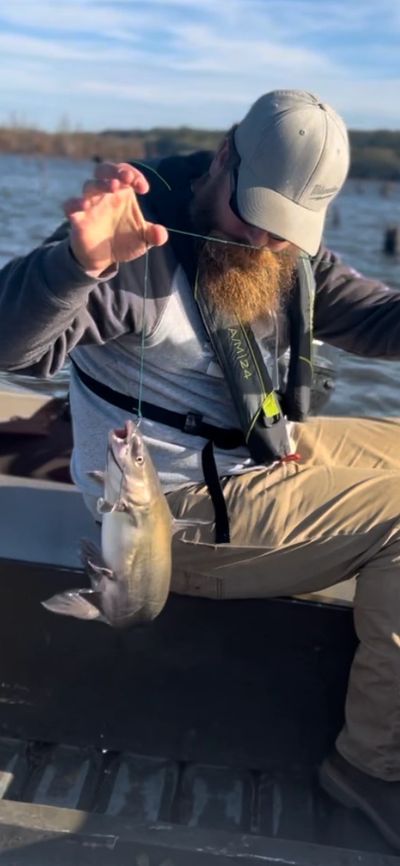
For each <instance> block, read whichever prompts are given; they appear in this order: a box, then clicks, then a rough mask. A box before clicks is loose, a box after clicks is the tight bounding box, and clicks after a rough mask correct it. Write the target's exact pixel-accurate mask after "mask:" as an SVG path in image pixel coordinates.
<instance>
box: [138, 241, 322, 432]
mask: <svg viewBox="0 0 400 866" xmlns="http://www.w3.org/2000/svg"><path fill="white" fill-rule="evenodd" d="M165 228H166V229H167V232H175V234H178V235H188V237H191V238H199V239H200V240H204V241H213V242H214V243H217V244H229V245H230V246H234V247H246V248H247V249H249V250H260V249H262V247H259V246H254V245H253V244H248V243H243V242H241V241H233V240H227V239H226V238H219V237H215V236H214V235H201V234H197V233H196V232H188V231H184V230H183V229H171V228H168V227H167V226H165ZM280 255H285V252H284V251H283V252H282V253H280ZM299 258H308V256H306V255H305V254H304V253H299ZM148 285H149V245H148V244H147V243H146V252H145V253H144V278H143V302H142V335H141V343H140V357H139V392H138V409H137V417H138V422H137V423H138V426H139V424H140V422H141V420H142V418H143V415H142V393H143V372H144V352H145V308H146V300H147V298H148Z"/></svg>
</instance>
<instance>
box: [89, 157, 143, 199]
mask: <svg viewBox="0 0 400 866" xmlns="http://www.w3.org/2000/svg"><path fill="white" fill-rule="evenodd" d="M95 178H96V180H98V181H100V182H102V183H110V182H111V181H115V182H116V189H118V188H119V186H122V187H123V186H131V187H133V189H134V190H135V192H137V193H139V195H142V194H143V193H145V192H148V189H149V184H148V182H147V180H146V178H145V177H144V175H143V174H142V172H141V171H139V170H138V169H137V168H134V167H133V166H132V165H129V163H127V162H119V163H115V162H101V163H99V165H97V166H96V169H95ZM108 191H109V189H108ZM112 191H114V190H112Z"/></svg>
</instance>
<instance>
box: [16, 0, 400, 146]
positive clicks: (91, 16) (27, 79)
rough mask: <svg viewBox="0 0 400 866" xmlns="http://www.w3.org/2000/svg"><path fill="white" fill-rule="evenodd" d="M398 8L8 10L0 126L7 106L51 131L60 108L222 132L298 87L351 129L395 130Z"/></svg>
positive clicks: (120, 4) (251, 1) (69, 5)
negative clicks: (274, 94)
mask: <svg viewBox="0 0 400 866" xmlns="http://www.w3.org/2000/svg"><path fill="white" fill-rule="evenodd" d="M397 7H398V3H393V2H392V0H391V2H389V0H380V3H379V14H377V8H376V2H375V0H374V2H372V0H352V2H348V0H326V2H325V3H324V6H323V13H321V7H320V5H319V3H318V0H268V2H266V0H220V2H219V3H216V2H215V0H202V2H201V3H200V2H198V0H146V3H143V2H140V3H139V0H58V2H57V3H54V2H53V0H37V2H36V0H19V2H18V3H15V4H4V8H2V10H1V12H0V73H1V75H0V90H1V93H2V100H1V101H2V106H3V116H2V117H1V114H0V121H1V119H3V122H4V119H5V117H6V114H7V113H8V112H9V111H10V105H11V104H12V103H13V100H14V108H15V111H16V112H18V111H20V110H22V111H25V112H31V113H32V114H33V116H35V118H36V119H38V118H39V122H40V123H42V124H43V125H44V126H48V127H54V125H56V124H57V122H58V120H59V117H60V115H61V114H63V113H65V112H66V111H67V112H68V113H69V114H70V116H71V120H72V121H73V122H75V121H76V122H78V123H79V124H81V125H83V126H84V127H86V128H97V129H98V128H102V127H104V126H109V125H111V123H112V124H113V125H117V126H118V125H119V126H125V127H126V126H129V125H131V124H130V123H127V122H126V118H127V117H128V118H131V117H135V125H136V126H143V127H145V126H148V125H157V124H161V123H162V124H168V125H174V124H184V123H188V124H192V125H199V126H203V127H207V126H217V127H218V128H224V127H225V126H227V125H230V124H231V123H232V122H234V121H235V120H238V119H239V118H240V116H241V115H242V114H243V112H244V111H245V110H246V109H247V107H248V105H249V104H250V103H251V101H253V100H254V99H255V98H256V97H257V96H259V95H260V93H262V92H264V91H266V90H269V89H272V88H274V87H293V86H296V87H300V88H304V89H308V90H313V91H315V92H317V93H319V94H320V95H321V96H322V98H324V99H326V100H327V101H331V102H332V103H333V104H334V105H335V107H337V108H338V110H340V111H342V112H343V113H344V115H345V118H346V120H347V122H348V123H350V124H352V123H353V124H354V123H355V122H357V124H358V125H370V126H373V125H376V123H378V122H379V123H381V122H383V121H384V122H385V123H387V124H388V125H392V126H396V125H398V122H399V121H398V114H397V101H398V99H397V96H396V98H395V99H394V98H393V94H394V88H395V87H396V86H397V83H396V82H397V78H398V37H399V34H400V11H399V9H398V8H397ZM361 13H362V14H361ZM379 82H380V87H381V92H380V93H379ZM382 84H383V86H382ZM389 92H390V97H389V96H388V94H389ZM57 96H58V102H57ZM44 97H46V98H44ZM374 118H376V121H375V120H374Z"/></svg>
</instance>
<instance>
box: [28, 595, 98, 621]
mask: <svg viewBox="0 0 400 866" xmlns="http://www.w3.org/2000/svg"><path fill="white" fill-rule="evenodd" d="M89 599H90V600H89ZM97 601H100V595H98V594H97V593H95V592H91V591H90V590H89V591H87V590H85V589H68V590H66V591H65V592H60V593H57V595H52V596H51V598H47V599H46V601H42V602H41V604H42V605H43V607H45V608H46V610H50V611H51V612H52V613H62V614H64V615H65V616H75V617H76V618H77V619H88V620H89V619H96V620H97V621H98V622H107V620H106V619H105V618H104V616H103V614H102V612H101V609H100V607H98V606H97V604H96V602H97Z"/></svg>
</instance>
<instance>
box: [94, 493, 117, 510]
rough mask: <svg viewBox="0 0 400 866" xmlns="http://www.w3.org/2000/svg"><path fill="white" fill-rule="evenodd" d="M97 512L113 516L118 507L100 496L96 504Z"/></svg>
mask: <svg viewBox="0 0 400 866" xmlns="http://www.w3.org/2000/svg"><path fill="white" fill-rule="evenodd" d="M96 510H97V513H98V514H111V512H112V511H116V505H115V503H114V505H111V502H107V500H106V499H104V498H103V496H99V498H98V500H97V504H96Z"/></svg>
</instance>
